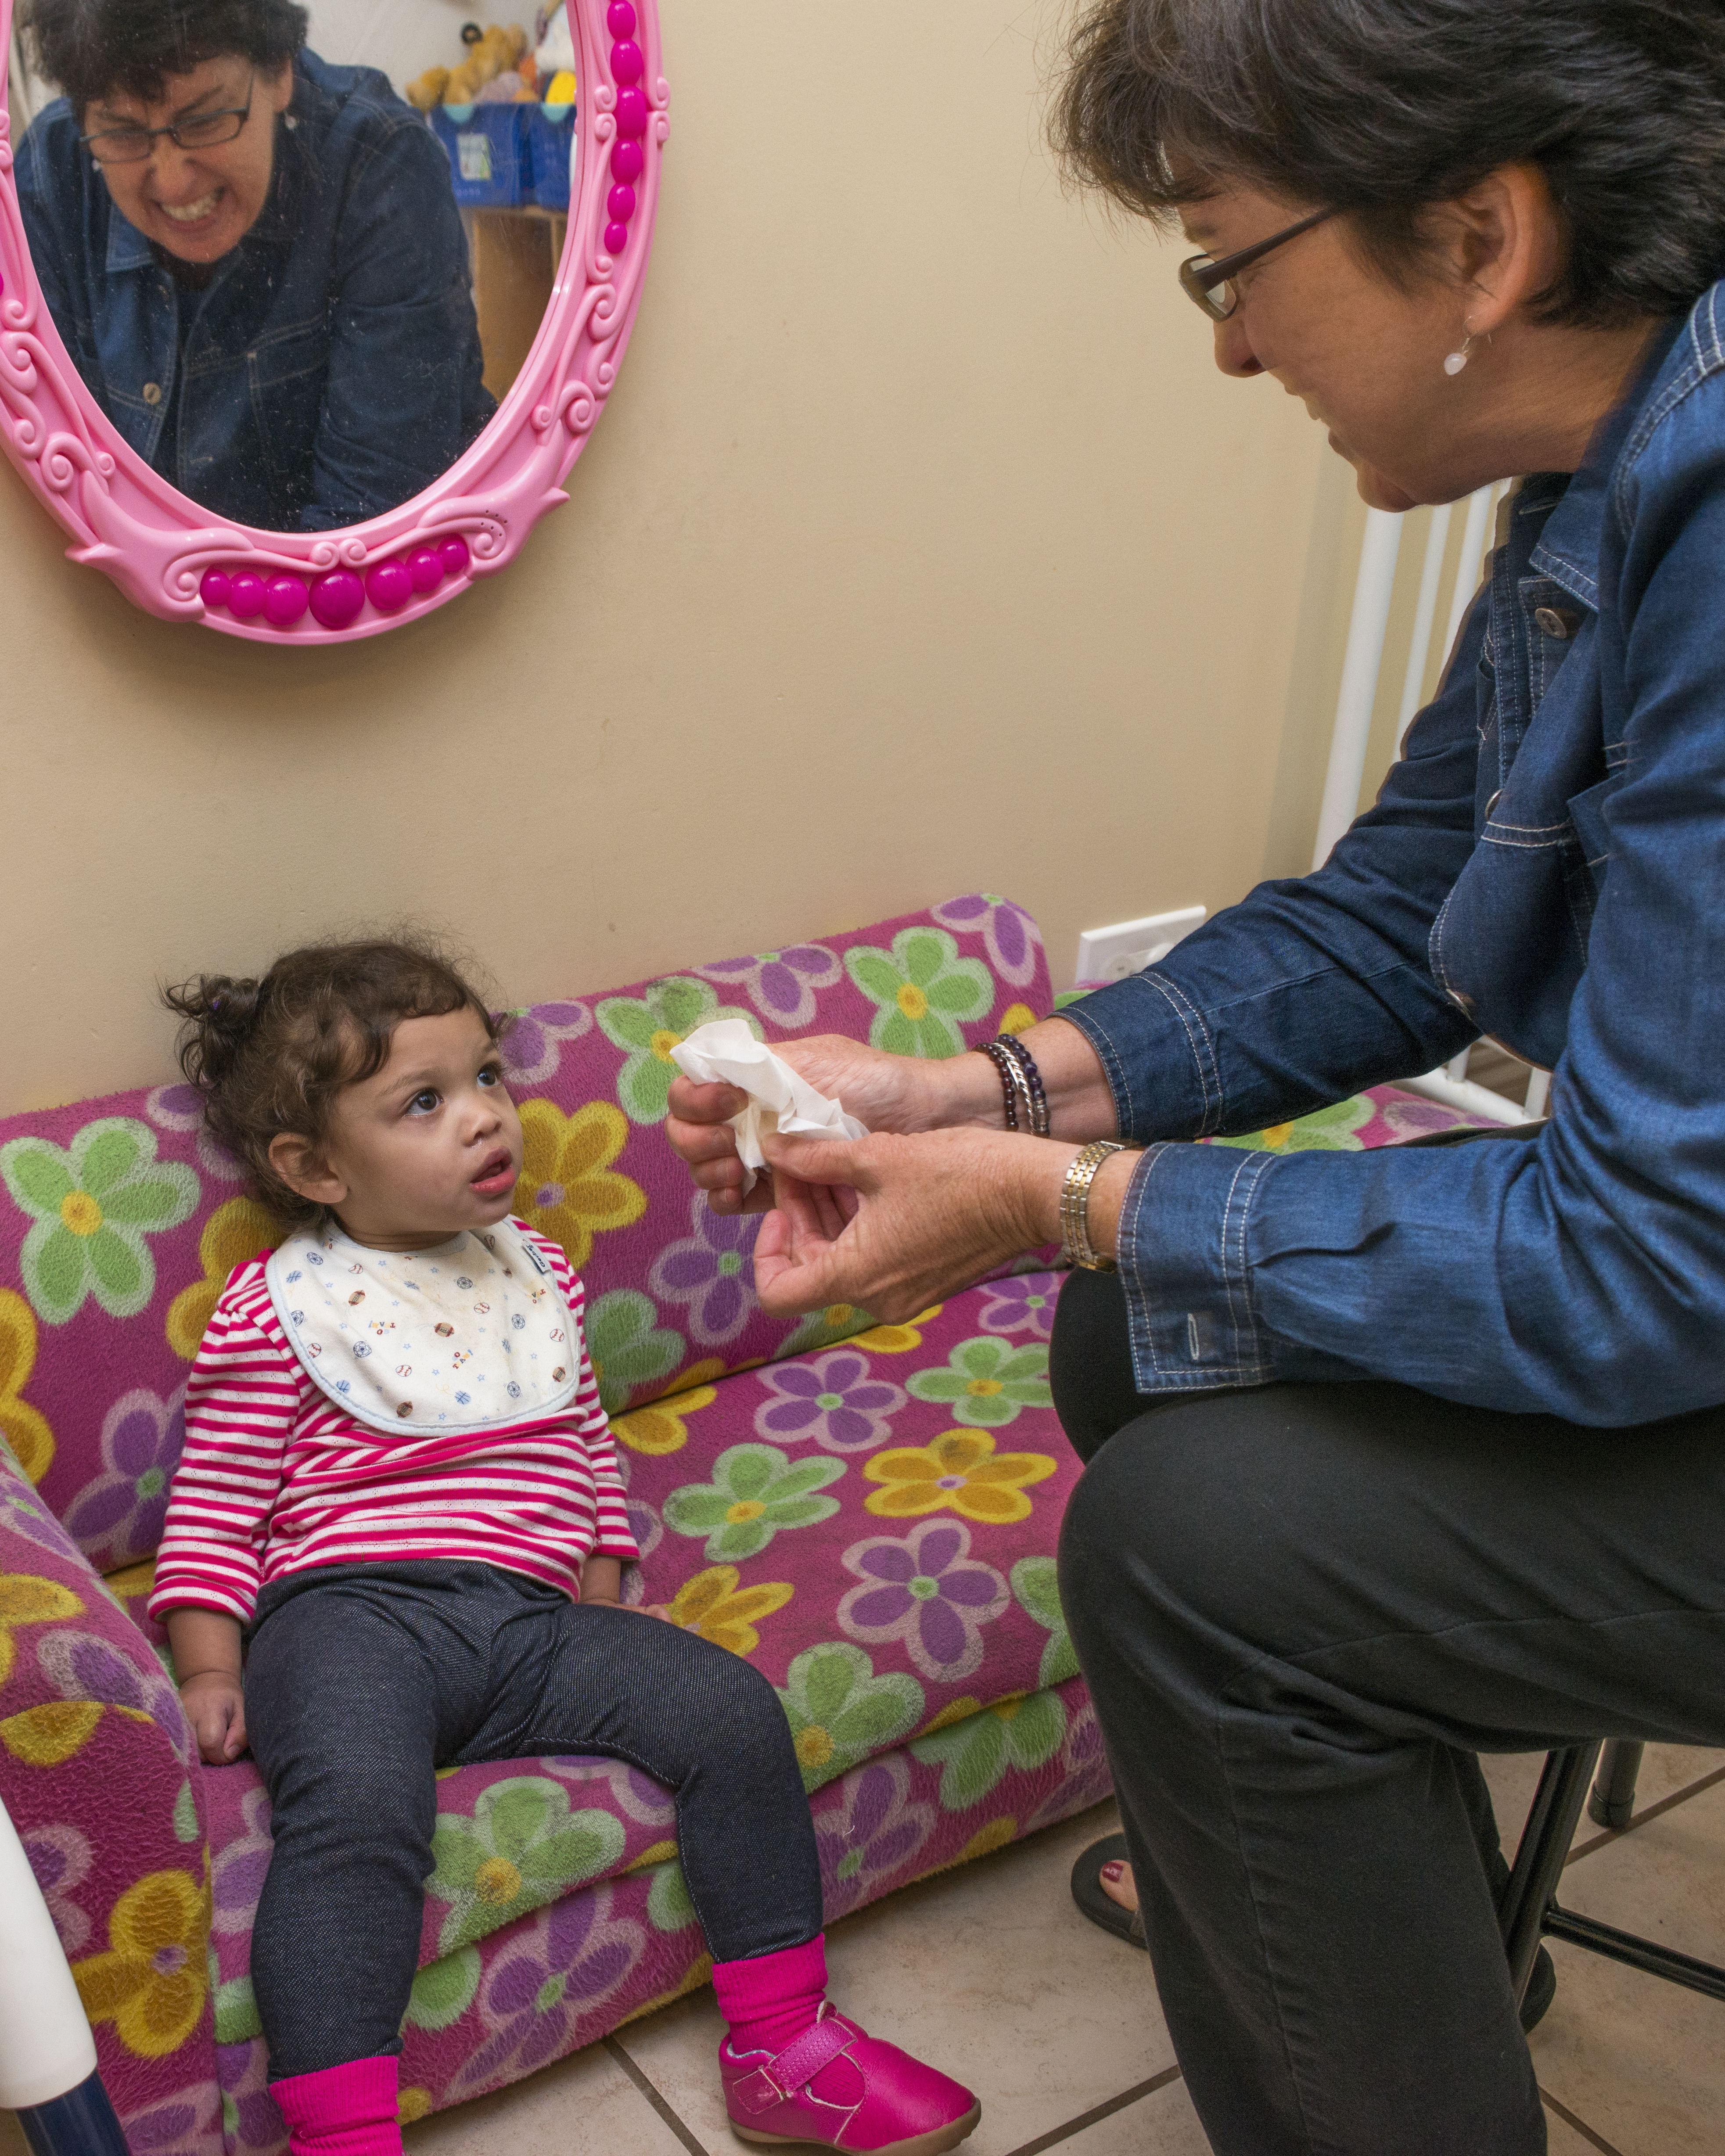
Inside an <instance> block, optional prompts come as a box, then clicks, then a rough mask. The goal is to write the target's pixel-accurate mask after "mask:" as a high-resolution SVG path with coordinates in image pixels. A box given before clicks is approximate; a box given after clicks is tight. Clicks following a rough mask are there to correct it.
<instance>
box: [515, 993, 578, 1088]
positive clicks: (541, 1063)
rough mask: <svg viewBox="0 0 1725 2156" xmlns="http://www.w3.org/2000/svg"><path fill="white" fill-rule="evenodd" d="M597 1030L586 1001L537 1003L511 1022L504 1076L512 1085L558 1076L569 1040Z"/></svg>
mask: <svg viewBox="0 0 1725 2156" xmlns="http://www.w3.org/2000/svg"><path fill="white" fill-rule="evenodd" d="M592 1030H593V1013H592V1012H591V1011H590V1010H589V1009H588V1007H587V1005H586V1004H534V1005H533V1007H532V1009H531V1010H525V1011H523V1012H521V1014H520V1016H519V1017H517V1018H516V1019H514V1020H513V1021H511V1024H510V1028H509V1030H508V1032H507V1033H506V1034H504V1036H503V1047H502V1050H501V1055H502V1057H503V1075H504V1076H505V1077H506V1079H507V1080H508V1081H509V1082H510V1084H511V1086H536V1085H537V1084H538V1083H539V1082H540V1081H542V1079H546V1078H551V1077H554V1076H555V1075H556V1074H557V1064H558V1062H559V1061H560V1060H561V1059H562V1053H563V1043H564V1042H565V1041H566V1040H579V1039H580V1038H581V1036H582V1034H584V1033H591V1032H592Z"/></svg>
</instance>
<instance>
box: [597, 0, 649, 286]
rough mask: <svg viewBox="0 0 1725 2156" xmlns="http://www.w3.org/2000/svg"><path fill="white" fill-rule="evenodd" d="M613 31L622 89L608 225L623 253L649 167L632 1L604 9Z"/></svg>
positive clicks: (611, 242) (612, 245) (613, 244)
mask: <svg viewBox="0 0 1725 2156" xmlns="http://www.w3.org/2000/svg"><path fill="white" fill-rule="evenodd" d="M605 28H607V29H608V31H609V32H610V33H611V38H612V44H611V74H612V79H613V80H614V81H615V83H616V84H617V85H618V89H617V109H616V120H617V140H616V141H614V143H613V144H612V146H611V177H612V179H613V181H614V182H615V184H614V187H612V189H611V192H610V193H609V194H608V196H607V197H606V198H605V211H606V216H607V219H608V221H607V223H606V226H605V231H604V248H605V252H606V253H607V254H621V253H622V252H623V250H624V248H625V247H626V246H627V245H628V244H629V220H630V219H631V218H633V217H634V213H635V187H634V183H635V182H636V181H637V180H638V179H639V177H641V174H642V172H644V170H645V168H646V162H647V159H646V153H645V152H644V150H643V149H642V147H641V137H642V136H644V134H645V133H646V131H647V119H648V107H647V96H646V93H645V91H644V90H639V89H637V87H636V85H637V84H638V83H639V81H640V80H641V77H642V76H643V74H645V72H646V69H647V60H646V55H645V54H644V53H643V52H642V50H641V49H640V47H639V44H636V42H635V28H636V20H635V11H634V8H633V7H632V6H631V5H630V4H629V0H612V4H611V6H610V7H609V8H608V9H607V10H606V13H605Z"/></svg>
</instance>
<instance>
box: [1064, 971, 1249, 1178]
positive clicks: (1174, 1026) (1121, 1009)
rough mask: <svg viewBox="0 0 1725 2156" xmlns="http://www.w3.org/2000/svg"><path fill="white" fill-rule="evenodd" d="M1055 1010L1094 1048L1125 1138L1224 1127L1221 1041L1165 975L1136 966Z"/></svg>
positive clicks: (1199, 1132)
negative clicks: (1122, 977)
mask: <svg viewBox="0 0 1725 2156" xmlns="http://www.w3.org/2000/svg"><path fill="white" fill-rule="evenodd" d="M1055 1015H1056V1016H1057V1017H1059V1018H1063V1019H1065V1020H1066V1022H1067V1023H1068V1024H1070V1025H1076V1027H1077V1029H1078V1030H1079V1031H1080V1032H1081V1034H1083V1035H1084V1037H1085V1039H1086V1040H1087V1041H1089V1043H1090V1045H1091V1047H1092V1048H1094V1049H1095V1050H1096V1055H1097V1057H1098V1059H1099V1060H1100V1061H1101V1065H1102V1069H1103V1070H1104V1071H1105V1072H1106V1075H1107V1080H1108V1088H1109V1091H1111V1093H1112V1094H1113V1096H1114V1110H1115V1113H1116V1115H1117V1117H1118V1118H1119V1122H1120V1135H1121V1137H1123V1138H1127V1139H1131V1140H1133V1141H1135V1142H1138V1143H1142V1142H1144V1141H1145V1140H1146V1139H1148V1138H1153V1137H1154V1138H1165V1137H1194V1138H1196V1137H1209V1135H1210V1134H1211V1132H1214V1131H1218V1130H1219V1129H1220V1128H1221V1127H1222V1079H1221V1073H1220V1071H1219V1069H1218V1067H1217V1063H1216V1049H1215V1042H1214V1039H1212V1037H1211V1034H1210V1030H1209V1027H1208V1026H1207V1025H1206V1024H1205V1023H1204V1014H1203V1013H1202V1012H1201V1011H1200V1010H1199V1009H1198V1008H1197V1006H1196V1005H1195V1004H1193V1003H1192V1002H1191V1000H1190V999H1189V998H1188V997H1186V996H1185V995H1183V994H1182V993H1181V991H1180V989H1179V988H1178V986H1177V985H1176V984H1175V983H1173V981H1171V980H1169V979H1168V978H1166V977H1165V976H1164V975H1163V974H1161V973H1134V974H1132V975H1131V976H1130V978H1127V979H1126V980H1124V981H1115V982H1111V983H1110V984H1109V986H1108V987H1106V988H1097V989H1096V990H1094V991H1093V992H1092V993H1091V994H1089V995H1087V996H1086V997H1085V998H1083V999H1082V1000H1081V1002H1078V1003H1076V1004H1068V1005H1067V1006H1066V1008H1065V1010H1063V1011H1059V1012H1057V1013H1056V1014H1055Z"/></svg>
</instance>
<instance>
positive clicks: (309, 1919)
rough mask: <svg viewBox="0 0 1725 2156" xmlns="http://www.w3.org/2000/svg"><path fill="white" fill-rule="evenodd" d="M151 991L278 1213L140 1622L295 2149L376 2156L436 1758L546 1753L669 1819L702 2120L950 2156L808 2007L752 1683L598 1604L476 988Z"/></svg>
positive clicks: (773, 1719)
mask: <svg viewBox="0 0 1725 2156" xmlns="http://www.w3.org/2000/svg"><path fill="white" fill-rule="evenodd" d="M168 1001H169V1003H170V1004H172V1007H173V1008H174V1009H176V1010H177V1011H178V1012H179V1013H180V1014H182V1018H183V1019H184V1020H185V1025H184V1028H183V1030H182V1039H181V1062H182V1067H183V1068H184V1070H185V1071H186V1074H187V1077H188V1078H189V1079H190V1080H191V1081H192V1082H193V1084H194V1085H196V1086H198V1088H199V1089H200V1090H201V1091H202V1092H203V1097H204V1102H205V1109H206V1113H207V1116H208V1122H209V1125H210V1127H211V1129H212V1131H213V1132H214V1134H215V1135H216V1137H218V1138H219V1139H220V1140H221V1142H223V1144H224V1145H226V1146H227V1147H228V1148H229V1150H230V1151H231V1152H234V1154H235V1155H236V1156H237V1157H238V1158H239V1160H240V1161H241V1162H242V1163H244V1167H245V1168H246V1170H247V1171H248V1173H249V1177H250V1178H251V1181H252V1183H253V1185H254V1188H255V1189H256V1191H257V1193H258V1194H259V1197H260V1199H262V1200H263V1201H264V1203H265V1204H268V1205H269V1206H270V1208H271V1209H272V1210H274V1211H275V1213H276V1214H279V1215H280V1218H281V1219H282V1220H283V1221H284V1222H285V1224H287V1226H288V1228H289V1230H290V1232H289V1235H288V1237H287V1240H285V1242H284V1243H283V1244H282V1245H281V1246H280V1249H279V1250H276V1251H275V1252H274V1253H273V1254H270V1255H267V1256H263V1257H259V1258H255V1259H254V1260H251V1261H250V1262H249V1263H248V1264H246V1265H241V1266H239V1268H238V1269H237V1270H235V1271H234V1274H233V1275H232V1276H231V1277H230V1278H229V1280H228V1284H227V1286H226V1287H225V1288H224V1289H223V1292H222V1296H221V1299H220V1301H218V1303H217V1305H216V1308H215V1312H214V1314H213V1317H212V1318H211V1320H210V1324H209V1329H208V1332H206V1333H205V1335H204V1338H203V1346H202V1347H201V1348H200V1350H199V1352H198V1360H197V1363H196V1365H195V1367H194V1368H193V1373H192V1377H191V1380H190V1383H189V1384H188V1386H187V1395H186V1447H185V1452H184V1455H183V1457H182V1460H181V1463H180V1466H179V1469H178V1471H177V1474H176V1475H175V1477H174V1482H173V1489H172V1496H171V1498H170V1501H169V1506H168V1513H167V1527H166V1529H165V1531H164V1533H163V1537H162V1551H161V1555H160V1558H159V1560H158V1563H157V1573H156V1580H157V1584H156V1589H155V1593H154V1594H153V1595H152V1596H151V1604H150V1606H151V1611H152V1612H153V1613H154V1614H157V1615H158V1616H162V1617H163V1618H165V1619H166V1620H167V1629H168V1634H169V1636H170V1638H171V1640H172V1644H173V1652H174V1661H175V1666H176V1667H177V1671H178V1672H179V1677H180V1694H181V1697H182V1700H183V1701H184V1702H185V1707H186V1712H187V1717H188V1718H189V1719H190V1721H191V1722H192V1725H193V1728H194V1729H195V1731H196V1732H197V1736H198V1747H199V1749H200V1751H201V1753H202V1754H203V1758H204V1759H205V1760H206V1761H208V1763H210V1764H212V1765H220V1764H221V1763H223V1762H224V1761H228V1760H231V1759H234V1758H238V1756H239V1753H241V1751H243V1750H244V1748H245V1746H246V1744H247V1743H248V1742H249V1743H250V1745H251V1748H252V1752H253V1755H254V1758H256V1760H257V1763H258V1766H259V1769H260V1771H261V1772H262V1774H263V1777H264V1782H265V1784H267V1786H268V1789H269V1793H270V1806H271V1831H272V1834H273V1835H274V1840H275V1851H274V1855H273V1856H272V1857H271V1860H270V1872H269V1876H268V1878H267V1880H266V1881H265V1883H264V1892H263V1897H262V1899H261V1901H260V1902H259V1906H258V1915H257V1923H256V1928H255V1930H254V1933H253V1938H252V1963H251V1966H252V1981H253V1985H254V1989H255V1992H256V1995H257V2002H258V2010H259V2015H260V2016H261V2017H262V2020H263V2025H264V2036H265V2039H266V2040H267V2041H268V2044H269V2047H270V2076H271V2093H272V2094H273V2095H274V2097H275V2101H276V2102H277V2103H278V2104H279V2105H280V2107H281V2111H282V2114H283V2116H284V2117H285V2119H286V2120H287V2123H288V2127H289V2130H290V2135H291V2144H290V2145H291V2147H292V2148H293V2149H294V2150H295V2152H296V2156H300V2153H301V2152H303V2156H311V2153H312V2152H314V2151H315V2152H317V2156H373V2152H380V2151H384V2150H398V2149H399V2148H400V2146H401V2139H400V2133H399V2129H398V2127H397V2124H396V2065H397V2055H398V2052H399V2051H400V2048H401V2044H400V2029H401V2024H402V2017H403V2014H404V2013H405V2011H406V2009H407V2005H408V1989H409V1987H410V1985H411V1984H412V1982H413V1973H414V1968H415V1964H416V1963H417V1960H418V1944H419V1932H420V1922H421V1917H422V1913H423V1902H424V1882H425V1880H426V1877H427V1876H428V1875H429V1872H430V1871H431V1870H432V1855H431V1837H432V1830H433V1828H434V1825H435V1824H436V1818H437V1801H436V1794H435V1784H434V1773H435V1770H436V1769H437V1768H439V1767H446V1766H454V1765H458V1764H466V1763H471V1762H474V1761H478V1760H490V1759H510V1758H519V1757H521V1756H522V1755H524V1754H526V1755H531V1754H536V1753H583V1752H587V1753H592V1752H597V1753H608V1754H609V1755H610V1756H612V1757H614V1758H619V1759H626V1760H628V1761H629V1763H630V1764H632V1765H633V1766H635V1767H637V1768H640V1770H641V1771H642V1772H643V1773H644V1774H649V1775H650V1776H651V1777H652V1778H653V1779H655V1781H658V1782H660V1783H662V1784H664V1785H665V1787H666V1788H667V1789H670V1791H671V1792H672V1793H673V1794H674V1795H675V1799H676V1807H677V1844H678V1849H679V1851H680V1856H681V1860H682V1866H683V1871H684V1876H685V1879H686V1881H687V1882H688V1887H689V1893H690V1897H691V1900H692V1902H693V1903H694V1906H695V1909H696V1914H697V1916H698V1917H699V1918H700V1922H701V1929H702V1931H703V1932H704V1933H705V1934H706V1942H707V1944H708V1947H709V1948H711V1952H712V1955H713V1958H714V1969H713V1983H714V1987H715V1989H716V1991H717V1993H718V1997H719V2004H720V2006H721V2010H722V2011H723V2013H724V2015H725V2019H726V2022H727V2023H728V2025H729V2030H728V2033H727V2035H726V2038H725V2040H724V2041H723V2043H722V2044H721V2046H720V2050H719V2071H720V2074H721V2079H722V2082H723V2086H724V2089H725V2096H726V2107H727V2110H728V2112H729V2115H730V2117H731V2120H732V2124H733V2125H734V2126H735V2128H736V2129H737V2132H738V2133H740V2134H742V2136H743V2137H744V2138H746V2139H749V2140H755V2141H765V2142H802V2143H812V2144H813V2145H814V2146H816V2147H819V2148H840V2149H848V2150H853V2151H858V2152H863V2151H867V2152H871V2156H936V2152H937V2151H940V2150H943V2149H948V2148H953V2147H954V2146H956V2145H957V2143H958V2142H960V2141H962V2140H963V2138H965V2136H966V2135H967V2134H968V2133H969V2132H970V2130H971V2128H973V2126H974V2125H975V2124H976V2123H977V2119H978V2116H979V2115H980V2107H979V2106H978V2103H977V2102H976V2101H975V2099H974V2098H973V2097H972V2095H971V2093H970V2092H969V2091H968V2089H965V2088H963V2087H960V2086H959V2084H958V2083H957V2082H954V2081H951V2080H949V2079H948V2078H947V2076H945V2075H944V2074H942V2073H937V2072H936V2071H934V2070H933V2069H932V2067H929V2066H923V2065H922V2064H921V2063H919V2062H918V2061H916V2060H915V2059H912V2058H911V2057H910V2056H908V2055H907V2054H906V2052H904V2051H900V2050H898V2049H897V2048H896V2046H893V2045H891V2044H888V2043H885V2042H883V2041H881V2040H880V2039H879V2038H878V2037H874V2036H870V2035H865V2033H864V2032H863V2030H861V2029H860V2028H859V2027H858V2026H857V2025H856V2024H855V2022H854V2021H851V2020H846V2019H845V2018H844V2017H842V2016H841V2015H839V2014H837V2013H836V2012H835V2011H834V2009H833V2007H832V2006H831V2005H830V2004H829V2003H828V2002H827V2001H826V2000H825V1999H824V1995H823V1994H824V1988H825V1981H826V1965H825V1958H824V1940H823V1936H822V1933H821V1901H820V1874H819V1866H818V1864H817V1862H816V1858H815V1847H814V1831H813V1829H812V1827H811V1825H810V1822H809V1805H808V1800H807V1799H806V1798H805V1796H804V1794H803V1786H802V1782H801V1779H800V1777H799V1775H798V1769H797V1762H796V1758H795V1755H794V1753H793V1749H792V1745H791V1738H790V1732H789V1730H788V1727H787V1724H786V1722H785V1718H784V1715H783V1712H782V1710H781V1708H780V1707H779V1703H778V1698H777V1696H776V1695H775V1694H774V1692H773V1687H772V1686H771V1685H770V1684H768V1681H767V1680H766V1679H765V1678H764V1677H763V1676H761V1675H760V1673H759V1672H758V1671H756V1670H754V1669H752V1668H751V1667H750V1666H749V1665H748V1664H747V1662H745V1661H741V1660H740V1659H739V1658H737V1656H735V1655H730V1654H727V1653H726V1651H725V1650H723V1649H722V1648H720V1647H716V1646H713V1645H711V1644H710V1643H709V1642H708V1641H706V1640H703V1639H701V1638H700V1637H699V1636H698V1635H695V1634H693V1633H689V1632H685V1631H682V1630H679V1629H678V1628H677V1627H676V1626H675V1625H671V1624H669V1623H665V1622H660V1621H657V1620H658V1617H659V1615H660V1613H657V1612H651V1611H638V1610H633V1609H626V1608H624V1606H623V1605H622V1604H620V1602H619V1589H620V1583H621V1578H622V1571H623V1568H624V1565H625V1564H629V1563H633V1562H634V1561H635V1559H636V1558H637V1557H638V1556H639V1552H638V1551H637V1549H636V1548H635V1545H634V1541H633V1540H632V1539H631V1537H630V1535H629V1526H628V1520H627V1516H626V1514H625V1512H624V1496H623V1486H622V1483H621V1481H620V1479H619V1475H618V1471H617V1462H616V1458H615V1455H614V1453H613V1451H612V1447H611V1436H610V1432H609V1430H608V1428H607V1427H606V1423H605V1418H604V1415H603V1413H602V1412H601V1410H600V1408H599V1404H598V1387H597V1385H596V1383H595V1382H594V1378H593V1370H592V1367H591V1365H590V1363H589V1362H588V1354H587V1349H586V1346H585V1343H584V1341H583V1334H582V1327H581V1318H582V1301H583V1297H582V1288H581V1283H580V1281H578V1279H577V1277H576V1276H575V1275H574V1273H573V1271H572V1270H571V1268H570V1266H569V1264H568V1261H567V1258H566V1257H565V1255H564V1254H563V1252H562V1250H560V1249H558V1248H557V1245H555V1244H553V1243H551V1242H548V1241H547V1240H546V1239H545V1238H544V1237H543V1236H542V1235H537V1234H536V1233H535V1232H534V1231H533V1229H531V1228H529V1227H527V1226H526V1224H524V1223H522V1222H521V1221H520V1220H516V1219H511V1215H510V1204H511V1199H512V1198H513V1196H514V1193H515V1185H516V1175H517V1174H518V1173H519V1172H520V1168H521V1125H520V1122H519V1121H518V1120H517V1118H516V1111H515V1108H514V1106H513V1105H512V1104H511V1101H510V1097H509V1095H508V1093H507V1091H506V1090H505V1087H504V1083H503V1073H502V1066H501V1060H500V1058H499V1055H498V1041H499V1038H500V1028H499V1027H498V1025H497V1024H495V1022H494V1021H493V1019H491V1018H490V1015H489V1014H487V1012H486V1009H485V1005H484V1004H482V1003H481V1002H480V999H479V998H478V996H477V995H476V994H475V993H474V991H473V990H472V988H470V987H469V986H468V984H467V983H466V982H465V980H464V979H463V978H461V976H460V975H459V973H457V972H455V971H454V968H452V967H451V966H449V964H448V963H447V962H445V961H444V959H443V958H441V957H439V955H437V954H436V953H435V952H433V951H432V950H430V949H429V948H426V947H418V946H416V945H413V944H406V943H396V942H367V943H345V944H332V945H329V946H326V947H320V948H313V949H306V950H300V951H295V952H290V954H289V955H288V956H286V957H283V958H280V959H278V960H277V962H275V965H274V966H272V967H271V968H270V971H269V972H268V973H266V974H265V975H264V978H262V979H261V980H258V981H234V980H226V979H213V978H203V979H201V980H199V981H198V982H197V983H193V984H191V985H189V986H187V987H186V988H181V989H178V990H175V991H173V992H172V993H170V995H169V997H168ZM242 1639H245V1640H248V1641H249V1651H248V1652H247V1654H246V1656H245V1661H244V1688H243V1689H242V1684H241V1659H242V1657H241V1642H242Z"/></svg>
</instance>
